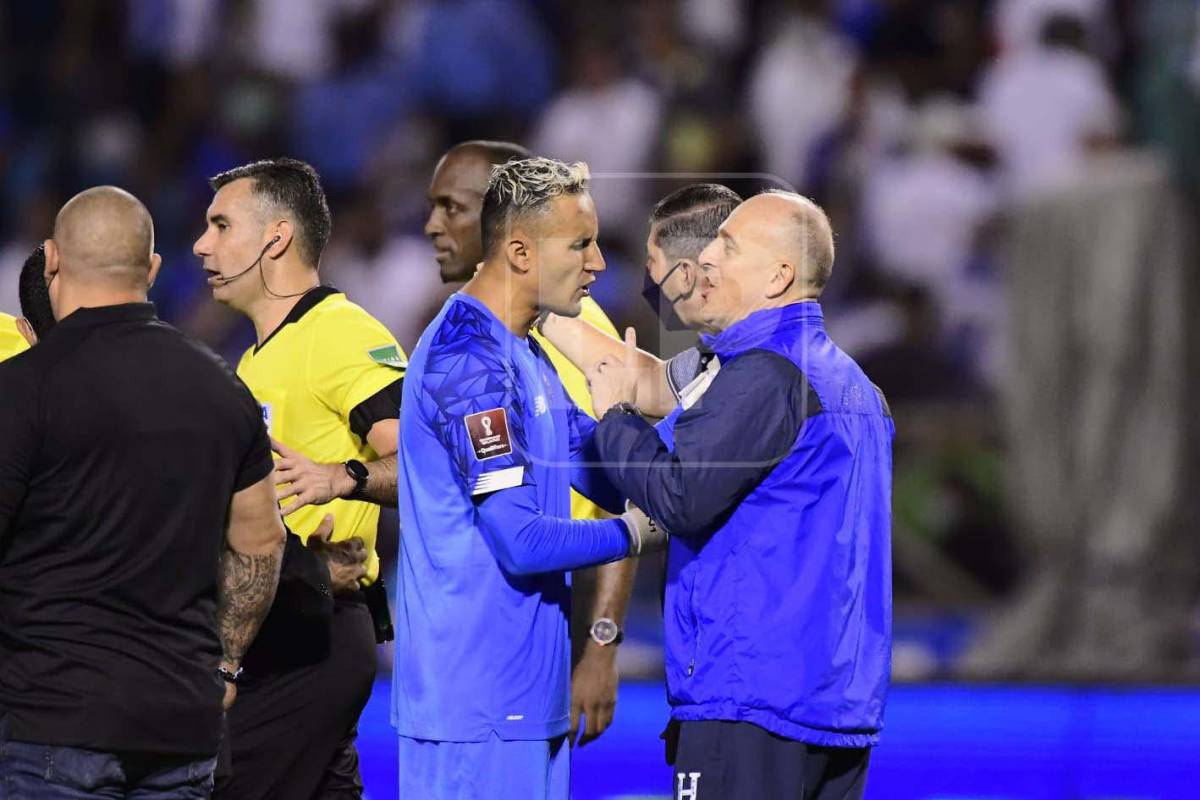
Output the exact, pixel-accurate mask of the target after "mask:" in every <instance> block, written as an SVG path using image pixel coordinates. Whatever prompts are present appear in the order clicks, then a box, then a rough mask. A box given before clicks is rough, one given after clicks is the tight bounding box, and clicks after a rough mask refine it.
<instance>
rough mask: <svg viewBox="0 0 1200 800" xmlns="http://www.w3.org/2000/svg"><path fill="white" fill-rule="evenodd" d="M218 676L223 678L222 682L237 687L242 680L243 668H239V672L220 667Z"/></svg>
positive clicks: (218, 667)
mask: <svg viewBox="0 0 1200 800" xmlns="http://www.w3.org/2000/svg"><path fill="white" fill-rule="evenodd" d="M217 674H218V675H220V676H221V680H223V681H225V682H226V683H232V684H233V685H234V686H237V685H238V682H239V681H241V679H242V668H241V667H238V668H237V670H230V669H225V667H222V666H220V665H218V666H217Z"/></svg>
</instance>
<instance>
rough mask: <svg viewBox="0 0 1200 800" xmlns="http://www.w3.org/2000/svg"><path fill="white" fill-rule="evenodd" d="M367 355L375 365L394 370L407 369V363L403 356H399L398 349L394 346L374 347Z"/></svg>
mask: <svg viewBox="0 0 1200 800" xmlns="http://www.w3.org/2000/svg"><path fill="white" fill-rule="evenodd" d="M367 355H368V356H370V357H371V360H372V361H374V362H375V363H376V364H383V365H384V366H385V367H392V368H394V369H407V368H408V361H407V360H405V358H404V356H402V355H400V348H399V347H396V345H394V344H389V345H385V346H384V347H376V348H375V349H374V350H368V351H367Z"/></svg>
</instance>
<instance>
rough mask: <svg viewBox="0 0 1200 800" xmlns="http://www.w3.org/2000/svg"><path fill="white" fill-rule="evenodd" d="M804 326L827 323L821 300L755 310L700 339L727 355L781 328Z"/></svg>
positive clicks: (758, 343)
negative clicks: (718, 331) (819, 301)
mask: <svg viewBox="0 0 1200 800" xmlns="http://www.w3.org/2000/svg"><path fill="white" fill-rule="evenodd" d="M801 326H803V327H804V328H809V329H811V328H817V329H823V328H824V327H825V317H824V315H823V314H822V312H821V305H820V303H817V302H816V301H815V300H804V301H801V302H797V303H791V304H789V305H786V306H782V307H780V308H767V309H763V310H762V311H755V312H754V313H753V314H750V315H749V316H748V317H746V318H745V319H741V320H738V321H737V322H735V323H733V324H732V325H730V326H729V327H728V328H726V329H725V330H723V331H721V332H720V333H717V334H713V335H704V336H701V337H700V341H701V342H702V343H703V344H704V346H705V347H708V348H710V349H711V350H712V351H713V352H715V353H717V354H719V355H720V356H722V357H725V358H728V357H730V356H733V355H736V354H738V353H741V352H744V351H746V350H751V349H753V348H755V347H757V346H759V345H761V344H762V343H763V342H765V341H767V340H768V339H770V338H772V337H773V336H775V335H776V334H777V333H779V332H781V331H784V330H787V329H790V328H795V329H798V328H800V327H801Z"/></svg>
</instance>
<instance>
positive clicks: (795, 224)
mask: <svg viewBox="0 0 1200 800" xmlns="http://www.w3.org/2000/svg"><path fill="white" fill-rule="evenodd" d="M751 203H754V204H755V205H754V206H750V204H751ZM745 205H747V206H750V207H751V208H753V209H754V211H755V212H756V213H758V214H761V215H762V217H763V218H764V219H765V220H768V221H769V222H770V223H771V224H774V225H777V226H778V228H777V230H778V231H779V233H780V237H779V241H778V244H777V246H778V250H779V258H780V259H781V260H791V261H792V263H794V264H795V265H796V280H797V283H798V288H799V289H800V290H801V292H802V293H803V294H805V295H806V296H816V295H817V294H820V293H821V290H822V289H824V288H825V284H826V283H828V282H829V276H830V275H832V274H833V255H834V248H833V227H832V226H831V225H830V224H829V217H827V216H825V212H824V211H822V210H821V207H820V206H818V205H817V204H816V203H814V202H813V201H812V200H809V199H808V198H807V197H804V196H803V195H799V194H796V193H795V192H784V191H779V190H773V191H769V192H765V193H764V194H761V195H759V196H757V197H752V198H750V200H749V201H747V203H746V204H745Z"/></svg>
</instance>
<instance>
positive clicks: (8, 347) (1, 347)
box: [0, 314, 29, 361]
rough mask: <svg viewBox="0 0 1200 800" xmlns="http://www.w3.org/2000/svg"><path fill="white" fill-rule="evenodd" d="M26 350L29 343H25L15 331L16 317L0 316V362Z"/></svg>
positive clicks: (17, 331)
mask: <svg viewBox="0 0 1200 800" xmlns="http://www.w3.org/2000/svg"><path fill="white" fill-rule="evenodd" d="M28 349H29V342H27V341H25V337H24V336H22V335H21V332H20V331H19V330H17V320H16V317H10V316H9V315H8V314H0V361H3V360H4V359H6V358H12V357H13V356H15V355H16V354H17V353H20V352H21V351H23V350H28Z"/></svg>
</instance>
